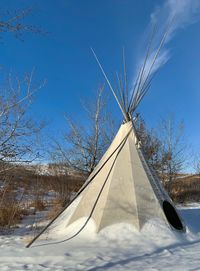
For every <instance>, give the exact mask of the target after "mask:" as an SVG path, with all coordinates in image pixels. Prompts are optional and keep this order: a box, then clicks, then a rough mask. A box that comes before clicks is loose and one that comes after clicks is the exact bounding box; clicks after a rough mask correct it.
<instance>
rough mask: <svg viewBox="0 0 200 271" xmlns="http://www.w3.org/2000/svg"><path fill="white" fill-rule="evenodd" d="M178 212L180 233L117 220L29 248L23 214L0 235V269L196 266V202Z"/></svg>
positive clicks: (199, 265) (199, 255)
mask: <svg viewBox="0 0 200 271" xmlns="http://www.w3.org/2000/svg"><path fill="white" fill-rule="evenodd" d="M180 212H181V215H182V216H183V218H184V220H185V224H186V225H187V231H186V233H184V234H183V233H175V232H172V231H171V230H169V229H168V228H167V227H166V225H163V224H161V223H160V222H159V221H150V222H149V223H148V224H146V225H145V226H144V228H143V229H142V231H141V232H137V231H136V230H135V229H134V228H132V226H130V225H126V224H121V225H115V226H111V227H108V228H106V229H104V230H103V231H102V232H100V234H98V235H95V234H94V233H92V232H85V233H83V234H81V235H80V236H77V237H76V238H74V239H73V240H70V241H68V242H59V243H58V244H55V245H53V244H51V245H50V244H47V245H45V246H37V247H32V248H29V249H27V248H25V244H26V243H27V242H28V241H29V237H27V233H26V231H28V225H29V223H30V221H29V220H30V219H31V218H26V219H25V220H24V223H23V225H24V226H23V227H21V228H18V229H16V230H15V232H14V233H13V234H12V235H10V236H6V235H4V236H0V247H1V253H0V270H1V271H7V270H9V271H11V270H12V271H13V270H15V271H17V270H34V271H37V270H46V271H48V270H56V271H58V270H60V271H61V270H66V271H72V270H87V271H98V270H115V271H118V270H140V271H141V270H147V271H153V270H154V271H155V270H162V271H165V270H177V271H178V270H181V271H185V270H188V271H189V270H190V271H195V270H200V205H199V204H191V205H190V206H187V207H182V208H180ZM26 225H27V226H26Z"/></svg>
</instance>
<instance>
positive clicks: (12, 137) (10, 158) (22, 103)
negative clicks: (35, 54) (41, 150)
mask: <svg viewBox="0 0 200 271" xmlns="http://www.w3.org/2000/svg"><path fill="white" fill-rule="evenodd" d="M43 84H44V82H42V83H41V84H39V85H34V82H33V72H31V73H30V74H27V75H25V76H24V78H23V79H22V80H20V79H19V78H17V77H15V78H13V77H12V76H11V75H9V76H8V80H7V84H6V87H5V86H4V87H1V88H0V163H1V165H2V166H3V165H4V166H5V167H6V168H7V166H8V165H11V164H12V165H13V164H14V163H16V162H17V163H19V162H30V161H32V160H33V159H34V158H35V157H36V156H37V154H36V153H35V152H34V151H36V149H35V139H36V137H37V135H38V133H39V132H40V130H41V129H42V128H43V126H44V123H42V122H41V123H38V122H35V121H34V120H33V119H32V117H31V116H30V114H29V113H28V111H29V108H30V106H31V104H32V101H33V96H34V94H35V92H36V91H37V90H39V89H40V88H41V87H42V86H43Z"/></svg>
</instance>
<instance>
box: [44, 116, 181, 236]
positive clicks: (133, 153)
mask: <svg viewBox="0 0 200 271" xmlns="http://www.w3.org/2000/svg"><path fill="white" fill-rule="evenodd" d="M152 218H160V219H161V220H164V221H165V222H166V223H167V224H168V225H170V226H171V227H172V228H173V229H176V230H184V226H183V223H182V221H181V219H180V217H179V215H178V214H177V211H176V209H175V207H174V206H173V203H172V202H171V200H170V198H169V197H168V195H167V194H166V192H165V191H164V189H163V188H162V186H161V184H160V181H159V180H157V179H156V177H155V176H153V173H152V171H151V170H150V169H149V167H148V165H147V164H146V162H145V159H144V157H143V154H142V151H141V149H140V147H139V146H138V144H137V138H136V136H135V133H134V129H133V124H132V122H131V121H129V122H127V123H125V124H122V125H121V127H120V129H119V131H118V133H117V135H116V137H115V138H114V140H113V142H112V144H111V146H110V147H109V149H108V150H107V152H106V153H105V154H104V156H103V157H102V159H101V161H100V162H99V164H98V165H97V167H96V168H95V170H94V172H93V173H92V174H91V176H90V177H89V178H88V180H87V181H86V183H85V185H84V187H83V188H82V189H81V191H80V192H79V193H78V197H77V198H76V199H75V200H74V201H73V202H72V203H71V204H70V206H69V207H68V208H66V209H65V210H64V211H63V212H62V213H61V214H60V216H59V217H58V218H57V219H55V220H54V221H53V223H51V225H50V227H49V228H48V232H49V233H50V232H51V230H53V231H54V232H56V231H57V230H58V229H59V228H60V227H61V228H62V230H63V228H66V229H67V228H68V227H69V226H70V228H71V226H72V224H73V223H74V222H76V221H78V220H79V219H82V220H81V221H82V225H81V226H80V225H79V227H78V228H77V229H74V231H73V234H72V236H71V237H70V236H69V239H71V238H72V237H74V236H75V235H77V234H78V233H79V232H80V231H81V230H82V229H83V228H85V227H87V223H88V222H89V220H93V221H94V222H95V226H96V232H99V231H100V230H101V229H103V228H104V227H106V226H109V225H112V224H116V223H121V222H123V223H129V224H132V225H134V226H135V227H136V228H137V229H138V230H140V229H141V228H142V226H143V225H144V224H145V223H146V222H147V221H148V220H149V219H152ZM61 223H62V225H61ZM74 225H75V224H74Z"/></svg>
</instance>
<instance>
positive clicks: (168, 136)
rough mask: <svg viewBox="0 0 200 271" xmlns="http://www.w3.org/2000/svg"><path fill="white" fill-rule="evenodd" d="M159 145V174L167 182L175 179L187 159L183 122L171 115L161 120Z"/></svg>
mask: <svg viewBox="0 0 200 271" xmlns="http://www.w3.org/2000/svg"><path fill="white" fill-rule="evenodd" d="M158 130H159V131H160V134H159V139H160V141H161V142H162V145H161V157H162V161H161V162H162V167H161V174H162V176H163V178H164V179H165V180H166V182H168V183H169V184H170V183H171V182H172V181H173V180H175V179H176V177H177V174H178V173H180V172H181V171H182V170H183V169H184V167H185V165H186V161H187V156H186V150H187V148H188V146H187V144H186V140H185V137H184V122H183V121H180V122H176V121H175V118H174V117H173V116H172V115H171V116H169V117H168V118H167V119H164V120H162V121H161V123H160V126H159V129H158Z"/></svg>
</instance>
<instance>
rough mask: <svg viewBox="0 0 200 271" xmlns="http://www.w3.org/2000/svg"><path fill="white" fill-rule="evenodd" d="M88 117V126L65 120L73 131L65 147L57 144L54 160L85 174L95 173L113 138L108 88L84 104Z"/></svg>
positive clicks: (99, 90) (66, 135)
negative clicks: (106, 92)
mask: <svg viewBox="0 0 200 271" xmlns="http://www.w3.org/2000/svg"><path fill="white" fill-rule="evenodd" d="M82 104H83V108H84V110H85V111H86V113H87V118H86V119H85V122H87V124H86V126H87V127H86V126H85V127H83V126H82V125H80V123H76V122H75V121H73V120H72V119H71V118H69V117H67V116H65V119H66V121H67V123H68V125H69V127H70V131H69V132H68V133H67V134H65V135H64V141H65V143H67V145H68V147H66V148H64V147H63V144H64V143H62V144H61V143H59V142H58V141H56V142H55V150H54V159H55V160H57V161H60V162H62V163H63V164H66V165H67V166H70V167H72V168H74V169H77V170H81V171H82V172H86V173H91V172H92V171H93V169H94V168H95V166H96V165H97V163H98V162H99V160H100V158H101V157H102V155H103V154H104V152H105V150H106V149H107V147H108V146H109V144H110V143H111V138H112V137H113V133H114V132H113V131H114V122H113V121H112V119H111V116H110V114H108V113H107V112H106V109H105V108H106V97H105V95H104V87H103V86H102V87H100V88H99V89H98V91H97V95H96V99H95V100H92V101H89V102H87V103H82Z"/></svg>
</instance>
